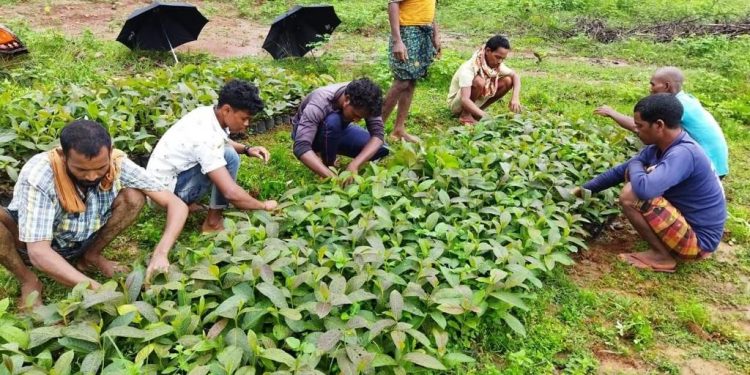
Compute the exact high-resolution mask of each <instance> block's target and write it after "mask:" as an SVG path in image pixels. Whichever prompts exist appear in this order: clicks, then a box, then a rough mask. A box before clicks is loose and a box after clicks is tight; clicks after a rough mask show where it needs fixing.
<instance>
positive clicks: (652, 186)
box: [628, 146, 694, 200]
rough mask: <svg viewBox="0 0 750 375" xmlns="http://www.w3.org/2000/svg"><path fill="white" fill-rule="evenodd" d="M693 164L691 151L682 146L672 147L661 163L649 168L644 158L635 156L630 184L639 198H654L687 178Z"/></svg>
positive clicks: (630, 168)
mask: <svg viewBox="0 0 750 375" xmlns="http://www.w3.org/2000/svg"><path fill="white" fill-rule="evenodd" d="M693 165H694V160H693V156H692V154H691V153H690V151H688V150H687V149H685V148H684V147H680V146H677V147H675V148H673V149H671V150H670V151H669V153H668V154H667V155H666V156H665V157H664V158H663V159H662V160H661V161H659V163H657V164H656V165H653V166H650V167H649V169H648V170H646V166H645V165H644V161H643V160H642V159H639V158H635V159H633V160H632V161H631V163H630V167H629V168H628V175H629V177H630V186H631V187H632V188H633V192H634V193H635V195H636V196H637V197H638V198H639V199H642V200H648V199H653V198H656V197H658V196H661V195H663V194H664V192H665V191H667V190H669V188H671V187H672V186H675V185H677V184H679V183H680V182H682V181H683V180H685V179H686V178H687V177H688V176H689V175H690V173H691V172H692V170H693Z"/></svg>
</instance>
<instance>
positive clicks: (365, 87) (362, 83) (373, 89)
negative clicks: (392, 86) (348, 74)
mask: <svg viewBox="0 0 750 375" xmlns="http://www.w3.org/2000/svg"><path fill="white" fill-rule="evenodd" d="M344 94H346V95H347V96H349V104H351V105H352V106H353V107H355V108H362V109H365V110H367V112H368V114H370V115H375V114H378V115H379V114H380V112H382V108H383V90H382V89H380V86H378V85H377V84H376V83H375V82H373V81H371V80H370V79H369V78H366V77H363V78H359V79H355V80H354V81H351V82H349V84H348V85H346V89H345V90H344Z"/></svg>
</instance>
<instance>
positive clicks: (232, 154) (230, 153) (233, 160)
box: [224, 146, 240, 176]
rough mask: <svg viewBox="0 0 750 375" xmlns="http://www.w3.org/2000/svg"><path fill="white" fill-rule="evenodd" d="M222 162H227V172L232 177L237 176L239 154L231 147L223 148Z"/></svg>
mask: <svg viewBox="0 0 750 375" xmlns="http://www.w3.org/2000/svg"><path fill="white" fill-rule="evenodd" d="M224 161H226V162H227V170H229V173H230V174H231V175H232V176H236V175H237V171H238V170H239V169H240V154H238V153H237V151H235V150H234V148H233V147H232V146H226V147H224Z"/></svg>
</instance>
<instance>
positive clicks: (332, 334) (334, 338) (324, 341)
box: [316, 329, 341, 353]
mask: <svg viewBox="0 0 750 375" xmlns="http://www.w3.org/2000/svg"><path fill="white" fill-rule="evenodd" d="M339 340H341V331H340V330H338V329H332V330H330V331H328V332H326V333H324V334H322V335H320V336H319V337H318V343H317V345H316V347H317V349H318V351H320V352H322V353H328V352H330V351H331V350H332V349H333V348H334V347H335V346H336V344H338V342H339Z"/></svg>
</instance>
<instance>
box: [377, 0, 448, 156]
mask: <svg viewBox="0 0 750 375" xmlns="http://www.w3.org/2000/svg"><path fill="white" fill-rule="evenodd" d="M436 5H437V0H388V20H389V21H390V24H391V40H390V56H389V60H390V65H391V69H392V70H393V75H394V78H395V79H394V81H393V85H391V88H390V89H389V90H388V93H387V94H386V97H385V101H384V103H383V116H382V117H383V121H384V122H385V121H388V117H390V115H391V112H393V109H394V108H395V107H396V105H398V113H397V114H396V123H395V124H394V127H393V132H392V133H391V136H392V137H394V138H395V139H397V140H398V139H404V140H406V141H409V142H416V141H417V138H416V137H414V136H413V135H410V134H408V133H407V132H406V126H405V123H406V117H407V116H408V115H409V107H410V106H411V100H412V98H413V97H414V88H415V87H416V84H417V79H420V78H422V77H424V76H425V75H427V68H429V66H430V64H432V61H433V59H434V58H435V57H436V56H437V57H439V55H440V33H439V30H438V26H437V23H436V21H435V7H436Z"/></svg>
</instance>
